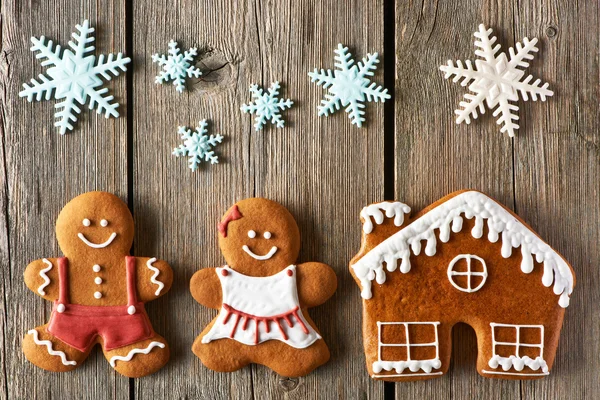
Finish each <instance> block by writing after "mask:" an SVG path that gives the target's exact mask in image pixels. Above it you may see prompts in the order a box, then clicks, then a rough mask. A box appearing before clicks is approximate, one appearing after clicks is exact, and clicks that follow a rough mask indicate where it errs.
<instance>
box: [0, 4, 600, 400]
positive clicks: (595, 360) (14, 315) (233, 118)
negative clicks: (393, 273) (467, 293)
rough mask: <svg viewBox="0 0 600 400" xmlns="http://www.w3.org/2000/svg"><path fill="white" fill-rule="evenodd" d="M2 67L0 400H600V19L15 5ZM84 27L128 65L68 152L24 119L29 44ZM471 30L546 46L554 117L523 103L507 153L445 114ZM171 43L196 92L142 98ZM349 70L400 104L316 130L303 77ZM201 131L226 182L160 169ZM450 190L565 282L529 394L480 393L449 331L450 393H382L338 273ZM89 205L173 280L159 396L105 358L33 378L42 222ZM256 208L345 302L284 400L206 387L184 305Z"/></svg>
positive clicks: (592, 11) (261, 382) (257, 384)
mask: <svg viewBox="0 0 600 400" xmlns="http://www.w3.org/2000/svg"><path fill="white" fill-rule="evenodd" d="M0 4H1V20H0V22H1V35H2V39H1V43H2V45H1V46H2V48H1V51H0V98H1V102H0V111H1V112H0V132H1V138H2V147H1V151H0V161H1V162H0V171H1V172H0V210H1V211H0V281H1V286H0V290H1V291H2V294H3V295H2V296H0V306H1V309H2V312H1V313H0V331H1V332H2V342H1V343H0V348H1V351H0V362H1V366H2V374H0V387H1V388H2V389H1V390H0V397H1V398H9V399H24V398H27V399H29V398H42V399H44V398H61V399H63V398H73V399H84V398H90V399H92V398H93V399H105V398H114V399H134V398H137V399H142V398H152V397H154V398H160V397H166V398H178V399H196V398H206V399H223V398H241V399H249V398H260V399H264V398H290V399H307V398H317V397H318V398H322V399H330V398H355V399H364V398H369V399H384V398H385V399H393V398H397V399H407V398H409V399H410V398H428V399H447V398H452V399H473V398H481V399H500V398H502V399H508V398H510V399H533V398H539V399H551V398H557V399H584V398H590V399H593V398H598V397H599V396H600V379H599V375H598V374H599V373H600V352H599V346H600V340H599V334H600V312H599V311H598V302H599V300H600V299H599V297H600V290H599V289H598V288H599V284H600V268H598V261H599V259H600V246H599V243H600V233H599V232H600V229H599V228H600V226H599V221H600V211H599V210H600V194H599V189H600V179H599V177H600V133H599V131H598V118H599V117H600V106H599V97H598V91H599V83H600V82H599V77H600V71H599V66H598V62H599V59H598V58H599V57H598V53H599V45H600V17H599V6H598V1H597V0H580V1H577V2H572V1H569V0H545V1H541V0H526V1H523V0H495V1H475V0H461V1H449V0H444V1H442V0H440V1H423V2H421V1H404V0H395V1H394V0H378V1H372V0H352V1H337V0H329V1H308V0H296V1H217V0H204V1H192V0H174V1H166V0H153V1H141V0H130V1H126V0H114V1H110V0H98V1H95V2H91V1H89V2H87V1H86V2H81V3H80V4H78V3H76V2H74V1H72V0H53V1H31V0H30V1H25V0H24V1H16V0H12V1H6V0H2V1H1V2H0ZM86 18H89V19H90V21H91V23H92V25H93V26H94V27H95V28H96V39H97V40H96V48H97V54H101V53H108V52H118V51H124V52H126V53H127V55H128V56H130V57H132V58H133V64H132V65H131V64H130V70H129V71H128V73H127V74H126V75H125V76H121V77H119V78H116V79H114V80H113V81H111V82H109V84H108V86H109V87H110V88H111V92H112V94H114V95H115V96H116V97H117V98H118V99H119V101H120V103H121V107H120V110H119V111H120V112H121V118H119V119H116V120H115V119H110V120H106V119H104V118H102V117H98V116H97V115H96V114H95V113H94V112H89V111H87V109H86V110H85V111H84V112H83V113H82V115H81V117H80V119H79V122H78V123H77V127H76V130H75V132H73V133H70V134H68V135H65V136H59V135H58V134H57V130H56V129H55V128H54V127H53V113H54V108H53V106H54V101H50V102H41V103H33V104H29V103H27V102H26V101H25V100H24V99H21V98H19V97H18V95H17V94H18V92H19V91H20V89H21V84H22V83H23V82H25V81H27V80H29V79H30V78H31V77H34V76H37V75H38V74H39V73H41V72H43V69H42V67H40V65H39V63H38V62H37V60H36V59H35V58H34V55H33V54H32V53H30V51H29V47H30V41H29V38H30V37H31V36H32V35H35V36H41V35H46V36H47V37H48V38H51V39H53V40H55V41H56V42H58V43H61V44H62V45H66V44H67V41H68V39H69V38H70V33H71V32H72V31H73V29H74V27H75V25H76V24H78V23H81V22H82V21H83V20H84V19H86ZM479 23H485V24H486V25H488V26H489V27H492V28H494V31H495V34H496V35H497V36H498V39H499V42H500V43H501V44H502V45H503V46H504V50H506V49H507V47H508V46H512V45H514V43H515V41H519V40H521V39H522V37H524V36H528V37H530V38H532V37H538V38H539V39H540V43H539V46H538V47H539V48H540V53H539V55H538V56H537V57H536V59H535V60H534V61H533V62H532V64H531V66H530V68H529V72H530V73H533V74H534V75H537V76H538V77H540V78H542V79H543V80H545V81H548V82H550V85H551V89H552V90H554V92H555V96H554V97H552V98H550V99H549V101H547V102H546V103H540V102H537V103H533V102H527V103H523V102H519V107H520V112H519V115H520V125H521V129H520V130H519V131H518V135H517V137H516V138H515V139H510V138H508V136H506V135H504V134H500V133H499V128H498V127H497V126H496V124H495V121H494V119H493V118H492V117H491V112H487V113H486V115H485V116H483V117H482V118H480V119H479V120H477V121H475V122H474V123H473V124H472V125H470V126H467V125H460V126H457V125H455V123H454V114H453V110H454V109H455V108H456V106H457V104H458V102H459V100H460V98H461V97H462V95H463V93H464V92H465V89H464V88H462V87H461V86H459V85H457V84H452V83H450V82H447V81H445V80H444V79H443V77H442V73H441V72H440V71H439V70H438V66H439V65H441V64H443V63H445V62H446V60H447V59H449V58H451V59H462V60H464V59H473V58H474V54H473V52H474V47H473V35H472V33H473V32H474V31H475V30H476V29H477V26H478V24H479ZM170 39H175V40H178V41H179V43H180V44H181V46H182V47H185V48H188V47H194V46H197V47H198V48H199V52H200V56H199V57H198V63H197V65H198V67H200V68H201V69H202V71H203V72H204V75H203V76H202V77H201V79H194V80H191V82H190V84H189V86H188V87H189V89H190V90H189V91H186V92H184V93H183V94H178V93H176V92H175V90H174V88H173V87H172V86H170V85H163V86H158V85H155V84H154V76H155V75H156V74H157V73H158V70H159V68H158V66H157V65H156V64H152V62H151V54H153V53H155V52H159V53H164V52H166V50H167V43H168V41H169V40H170ZM338 42H341V43H344V44H345V45H347V46H349V47H350V49H351V51H352V52H353V53H354V54H355V57H356V58H361V57H363V56H364V55H365V54H366V53H367V52H374V51H378V52H379V53H380V54H381V56H382V57H381V59H382V62H381V63H380V66H379V70H378V73H377V74H376V76H375V80H376V81H378V82H380V83H384V84H385V86H386V87H387V88H388V89H389V90H390V91H391V92H393V94H394V95H393V101H389V102H387V103H386V104H385V105H381V104H369V106H368V111H367V118H368V122H367V124H366V126H365V127H363V128H362V129H358V128H356V127H355V126H353V125H351V124H350V121H349V120H348V118H347V116H346V115H345V114H344V113H343V112H339V113H337V114H336V115H334V116H331V117H328V118H318V117H317V115H316V114H317V112H316V106H317V105H318V103H319V101H320V99H321V98H322V96H323V93H324V92H323V90H322V89H321V88H318V87H316V86H315V85H313V84H311V83H310V79H309V78H308V76H307V72H308V71H311V70H312V69H313V68H315V67H319V68H320V67H324V68H333V55H334V54H333V50H334V48H335V47H336V45H337V43H338ZM275 80H279V81H280V82H282V85H283V90H282V95H283V96H285V97H290V98H292V99H293V100H294V102H295V106H294V108H293V109H292V110H290V111H287V112H286V113H285V119H286V128H285V129H283V130H277V129H274V128H273V127H268V128H266V129H265V130H263V131H260V132H255V131H254V130H253V128H252V125H253V121H252V118H251V117H250V116H248V115H244V114H242V113H241V112H240V111H239V107H240V105H241V104H242V103H244V102H247V101H249V100H250V95H249V93H248V91H247V90H248V87H249V85H250V84H251V83H258V84H262V85H265V86H268V85H269V84H270V83H271V82H272V81H275ZM203 118H208V119H209V120H210V128H211V130H212V132H213V133H221V134H223V135H224V136H225V137H226V142H225V143H224V144H223V145H221V146H220V147H219V149H218V152H219V154H220V155H221V163H220V164H218V165H212V166H203V167H202V168H201V169H200V170H198V171H197V172H195V173H192V172H191V171H190V170H189V169H188V168H187V163H186V160H185V159H178V158H175V157H173V156H171V154H170V153H171V151H172V148H174V147H176V146H177V145H178V144H179V140H178V136H177V126H178V125H186V126H190V127H193V126H195V125H196V123H197V122H198V121H199V120H200V119H203ZM462 188H474V189H479V190H482V191H484V192H486V193H488V194H490V195H491V196H493V197H495V198H496V199H498V200H500V201H502V202H503V203H504V204H506V205H507V206H509V207H511V208H513V209H514V210H515V211H517V212H518V213H519V214H520V215H521V216H522V217H523V218H524V219H525V220H526V221H528V222H529V223H530V224H531V225H532V226H533V227H534V229H536V230H537V232H539V233H540V235H541V236H542V237H543V238H545V239H546V240H547V241H548V242H549V243H550V244H551V245H552V246H553V247H555V248H556V249H557V250H558V251H559V252H560V253H562V254H563V255H564V256H565V257H566V258H567V259H568V260H570V261H571V263H572V264H573V266H574V269H575V271H576V274H577V287H576V288H575V292H574V295H573V297H572V300H571V306H570V307H569V309H568V311H567V314H566V319H565V324H564V330H563V334H562V337H561V340H560V346H559V349H558V355H557V358H556V361H555V365H554V368H553V370H552V374H551V375H550V376H549V377H547V378H545V379H543V380H540V381H535V382H519V381H500V380H491V379H484V378H482V377H480V376H479V375H477V373H476V371H475V360H476V347H475V335H474V333H473V331H472V330H471V328H469V327H467V326H458V327H457V328H456V329H455V330H454V334H455V335H454V349H453V363H452V366H451V369H450V373H449V374H448V376H445V377H443V378H439V379H435V380H431V381H427V382H419V383H403V384H396V385H394V384H383V383H381V382H374V381H372V380H370V379H369V377H368V376H367V373H366V370H365V367H364V355H363V352H362V339H361V333H360V327H361V300H360V295H359V290H358V288H357V287H356V286H355V284H354V282H353V281H352V279H351V277H350V274H349V272H348V270H347V268H348V267H347V263H348V261H349V260H350V258H351V257H352V256H353V255H354V254H355V252H356V251H357V250H358V248H359V242H360V223H359V216H358V214H359V211H360V209H361V208H362V207H363V206H364V205H366V204H368V203H369V202H374V201H380V200H383V199H384V198H385V199H393V198H395V199H397V200H401V201H404V202H406V203H408V204H410V205H411V206H412V207H413V210H415V211H417V210H419V209H420V208H422V207H425V206H427V205H428V204H429V203H431V202H433V201H435V200H437V199H438V198H440V197H442V196H444V195H445V194H447V193H449V192H451V191H454V190H457V189H462ZM89 190H106V191H112V192H115V193H117V194H118V195H119V196H121V198H123V199H124V200H126V201H127V202H128V204H129V205H130V207H131V209H132V211H133V213H134V218H135V220H136V224H137V234H136V240H135V245H134V247H135V248H134V254H137V255H143V256H154V255H156V256H158V257H161V258H163V259H166V260H168V261H169V262H170V263H171V265H172V266H173V269H174V271H175V283H174V285H173V288H172V290H171V292H170V293H169V294H168V295H167V296H165V297H163V298H161V299H159V300H157V301H154V302H152V303H149V304H148V306H147V309H148V312H149V314H150V316H151V319H152V321H153V324H154V328H155V329H156V330H157V332H159V333H161V334H163V335H164V336H165V337H166V338H167V340H168V341H169V343H170V344H171V346H172V359H171V361H170V362H169V364H168V365H167V366H166V367H165V368H164V369H162V370H161V371H160V372H158V373H157V374H155V375H152V376H150V377H147V378H144V379H138V380H133V379H127V378H124V377H122V376H120V375H118V374H116V373H115V372H113V371H112V370H111V369H110V367H109V365H108V363H107V362H106V360H105V359H104V358H103V357H102V355H101V353H100V352H93V353H92V355H91V356H90V358H89V360H88V361H87V362H86V363H85V364H84V365H83V366H82V367H81V368H79V369H78V370H76V371H75V372H71V373H68V374H55V373H47V372H44V371H42V370H40V369H37V368H35V367H34V366H33V365H31V364H29V363H28V362H26V360H25V358H24V356H23V354H22V352H21V340H22V337H23V335H24V334H25V332H26V331H27V330H28V329H30V328H32V327H35V326H38V325H40V324H42V323H44V322H45V321H47V319H48V317H49V313H50V309H51V305H50V304H49V303H48V302H44V301H43V300H41V299H40V298H39V297H37V296H36V295H35V294H33V293H31V292H30V291H28V290H27V288H26V287H25V284H24V283H23V278H22V275H23V271H24V268H25V266H26V265H27V264H28V263H29V262H30V261H31V260H34V259H38V258H40V257H49V256H57V255H60V249H59V248H58V246H57V243H56V239H55V235H54V221H55V218H56V216H57V214H58V212H59V211H60V209H61V208H62V206H63V205H64V204H65V203H66V202H67V201H68V200H69V199H71V198H72V197H74V196H76V195H78V194H80V193H82V192H85V191H89ZM249 196H265V197H269V198H272V199H274V200H277V201H279V202H281V203H283V204H284V205H286V206H287V207H288V208H289V209H290V211H291V212H292V213H293V214H294V216H295V217H296V219H297V220H298V221H299V225H300V228H301V231H302V239H303V248H302V252H301V256H300V257H301V258H300V260H301V261H311V260H318V261H323V262H326V263H328V264H330V265H332V266H333V268H334V269H335V270H336V272H337V274H338V279H339V289H338V291H337V293H336V295H335V296H334V297H333V298H332V299H331V300H330V301H329V302H327V303H326V304H325V305H324V306H321V307H319V308H317V309H314V310H313V311H312V312H311V315H312V316H313V318H314V320H315V321H316V323H317V324H318V326H319V327H320V329H321V331H322V333H323V336H324V338H325V340H326V341H327V342H328V343H329V345H330V348H331V351H332V359H331V361H330V362H329V363H328V364H327V365H326V366H324V367H322V368H319V369H318V370H317V371H315V372H314V373H313V374H311V375H309V376H307V377H305V378H301V379H294V380H288V379H283V378H280V377H278V376H277V375H275V374H274V373H273V372H271V371H269V370H267V369H266V368H264V367H260V366H252V367H248V368H245V369H243V370H240V371H238V372H236V373H231V374H218V373H213V372H212V371H210V370H208V369H206V368H204V367H203V366H202V365H201V363H200V361H199V360H198V359H197V358H196V357H195V356H194V355H193V354H192V353H191V351H190V347H191V344H192V341H193V339H194V338H195V337H196V335H198V334H199V333H200V331H201V330H202V328H203V327H204V326H205V325H206V324H208V322H209V321H210V320H211V319H212V317H213V316H214V312H213V311H211V310H208V309H205V308H203V307H202V306H200V305H199V304H197V303H195V302H194V301H193V299H192V297H191V295H190V294H189V291H188V282H189V279H190V277H191V275H192V274H193V273H194V271H196V270H197V269H198V268H201V267H205V266H219V265H221V264H222V263H223V258H222V256H221V254H220V252H219V250H218V246H217V243H216V241H217V233H216V229H215V223H216V221H217V220H218V218H219V217H220V216H221V215H222V213H223V212H224V211H225V210H226V209H227V208H228V207H229V206H230V205H231V204H233V203H234V202H235V201H237V200H240V199H242V198H245V197H249Z"/></svg>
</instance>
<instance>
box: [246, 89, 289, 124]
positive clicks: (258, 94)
mask: <svg viewBox="0 0 600 400" xmlns="http://www.w3.org/2000/svg"><path fill="white" fill-rule="evenodd" d="M280 88H281V86H280V85H279V82H274V83H273V84H271V87H270V88H269V91H268V92H267V93H265V92H263V90H262V89H259V88H258V85H252V86H250V93H252V98H253V99H254V101H253V102H252V103H248V104H243V105H242V107H240V109H241V110H242V111H243V112H245V113H250V114H256V118H255V119H254V121H255V124H254V129H255V130H257V131H258V130H261V129H262V128H263V126H264V125H265V124H266V123H267V122H268V121H269V120H270V121H271V123H272V124H275V125H276V126H277V127H278V128H283V126H284V124H285V122H284V121H283V119H281V111H283V110H285V109H286V108H291V107H292V104H294V102H293V101H292V100H290V99H287V100H283V99H279V98H278V96H279V89H280Z"/></svg>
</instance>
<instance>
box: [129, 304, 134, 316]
mask: <svg viewBox="0 0 600 400" xmlns="http://www.w3.org/2000/svg"><path fill="white" fill-rule="evenodd" d="M127 314H129V315H133V314H135V306H133V305H131V306H129V307H127Z"/></svg>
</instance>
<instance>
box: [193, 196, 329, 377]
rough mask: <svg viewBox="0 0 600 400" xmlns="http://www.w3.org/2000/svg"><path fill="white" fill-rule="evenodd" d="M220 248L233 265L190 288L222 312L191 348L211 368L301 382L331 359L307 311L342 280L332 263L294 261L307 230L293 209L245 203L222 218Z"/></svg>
mask: <svg viewBox="0 0 600 400" xmlns="http://www.w3.org/2000/svg"><path fill="white" fill-rule="evenodd" d="M219 246H220V247H221V251H222V253H223V256H224V257H225V260H226V261H227V265H226V266H224V267H222V268H205V269H202V270H200V271H198V272H196V273H195V274H194V276H193V277H192V280H191V284H190V289H191V292H192V295H193V296H194V299H196V301H198V302H199V303H200V304H202V305H204V306H206V307H210V308H214V309H217V310H219V314H218V316H217V317H216V318H215V319H214V320H213V321H212V322H211V323H210V324H209V325H208V326H207V327H206V329H204V331H203V332H202V333H201V334H200V336H198V338H197V339H196V341H195V342H194V345H193V347H192V350H193V352H194V353H195V354H196V355H197V356H198V357H199V358H200V359H201V360H202V362H203V363H204V365H206V366H207V367H209V368H211V369H213V370H215V371H220V372H229V371H235V370H237V369H240V368H242V367H244V366H245V365H247V364H249V363H256V364H262V365H265V366H267V367H268V368H271V369H272V370H274V371H275V372H277V373H278V374H280V375H283V376H287V377H297V376H304V375H306V374H308V373H310V372H311V371H312V370H314V369H315V368H317V367H318V366H320V365H322V364H324V363H325V362H327V360H328V359H329V349H328V348H327V345H326V344H325V342H324V341H323V339H322V338H321V335H320V334H319V332H318V329H317V328H316V326H315V324H314V322H313V321H312V320H311V319H310V317H309V315H308V308H310V307H315V306H318V305H320V304H322V303H324V302H325V301H326V300H327V299H329V298H330V297H331V296H332V295H333V293H334V292H335V289H336V287H337V278H336V276H335V273H334V272H333V270H332V269H331V268H330V267H329V266H327V265H325V264H321V263H317V262H308V263H304V264H294V263H295V262H296V259H297V257H298V253H299V251H300V232H299V230H298V226H297V225H296V221H295V220H294V217H292V215H291V214H290V213H289V211H288V210H287V209H286V208H284V207H283V206H282V205H280V204H278V203H276V202H274V201H271V200H266V199H261V198H252V199H246V200H242V201H240V202H238V203H236V204H235V205H234V206H233V207H231V208H230V209H229V210H228V211H227V212H226V213H225V216H224V217H223V219H222V220H221V223H220V224H219Z"/></svg>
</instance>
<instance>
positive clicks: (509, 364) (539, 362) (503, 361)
mask: <svg viewBox="0 0 600 400" xmlns="http://www.w3.org/2000/svg"><path fill="white" fill-rule="evenodd" d="M490 326H491V328H492V354H493V355H492V358H490V360H489V361H488V365H489V366H490V368H494V369H496V368H498V367H499V366H501V367H502V370H503V371H508V370H510V369H511V368H514V369H515V371H517V372H521V371H523V368H525V367H529V368H531V369H532V370H533V371H538V370H541V371H542V372H543V374H545V375H547V374H549V373H550V371H549V370H548V365H547V364H546V361H545V360H544V325H513V324H498V323H494V322H492V323H491V324H490ZM498 327H499V328H508V329H515V341H514V342H499V341H496V329H495V328H498ZM522 328H526V329H539V331H540V342H539V343H521V329H522ZM496 346H508V347H514V348H515V354H514V355H511V356H509V357H503V356H499V355H498V354H496ZM521 347H537V348H539V349H540V355H539V356H537V357H536V358H531V357H529V356H521V355H520V354H519V352H520V350H521ZM484 372H487V371H484ZM491 373H494V372H491ZM506 374H507V375H508V374H509V373H506ZM510 374H512V375H521V374H517V373H510Z"/></svg>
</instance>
